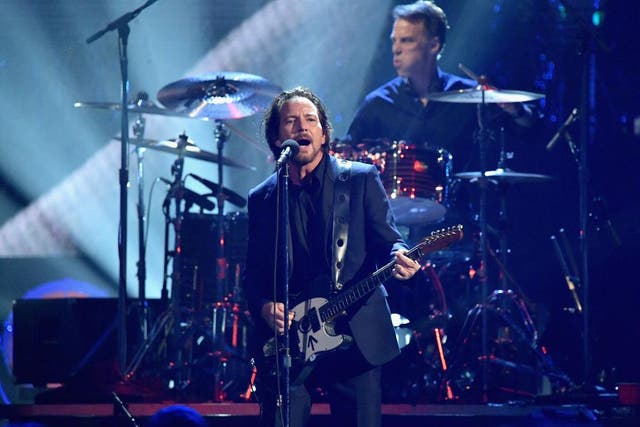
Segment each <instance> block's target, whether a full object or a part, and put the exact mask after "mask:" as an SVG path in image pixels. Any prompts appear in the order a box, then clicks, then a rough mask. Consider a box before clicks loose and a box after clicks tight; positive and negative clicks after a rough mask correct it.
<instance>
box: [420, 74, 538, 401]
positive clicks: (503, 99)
mask: <svg viewBox="0 0 640 427" xmlns="http://www.w3.org/2000/svg"><path fill="white" fill-rule="evenodd" d="M460 68H461V69H462V71H464V72H465V74H467V75H468V76H469V77H470V78H472V79H474V80H475V81H476V82H477V86H476V87H474V88H472V89H462V90H455V91H447V92H434V93H431V94H427V96H426V97H427V99H429V100H430V101H436V102H452V103H471V104H476V106H477V109H478V129H477V132H476V135H475V139H476V141H477V143H478V148H479V153H478V154H479V159H480V169H481V170H480V171H479V172H478V173H477V176H475V177H474V176H472V177H471V179H474V178H475V181H476V182H478V183H479V184H481V185H480V204H479V214H478V223H479V228H480V231H479V244H480V266H479V269H478V278H479V283H480V286H481V301H488V298H489V295H488V277H489V275H488V271H487V255H488V240H487V232H488V229H487V226H488V224H487V191H488V188H487V187H488V186H487V185H485V183H486V182H487V180H489V179H491V178H489V177H488V176H487V173H489V174H490V175H493V177H494V178H496V180H499V179H501V180H502V181H504V180H505V179H503V177H505V176H508V177H509V178H511V179H512V180H513V179H514V178H515V177H516V176H517V177H518V178H520V179H522V178H523V177H522V176H518V175H514V174H513V173H508V172H507V171H505V170H504V159H505V153H504V139H502V141H501V144H502V146H501V151H502V153H501V156H500V163H501V165H500V166H502V168H501V169H502V170H501V171H489V170H488V168H487V159H486V155H487V154H486V153H487V146H488V143H489V140H490V137H489V129H488V128H487V104H491V103H513V102H526V101H533V100H537V99H541V98H543V97H544V95H541V94H536V93H531V92H523V91H505V90H499V89H497V88H495V87H493V86H491V85H489V83H488V79H487V77H486V76H484V75H480V76H479V75H476V74H475V73H473V72H472V71H471V70H469V69H468V68H466V67H465V66H464V65H462V64H460ZM497 177H500V178H497ZM459 178H464V176H460V177H459ZM528 178H530V177H528ZM499 182H500V181H499ZM503 208H504V205H502V206H501V209H503ZM503 213H504V212H503ZM501 214H502V213H501ZM502 243H504V241H502ZM501 249H505V248H501ZM503 256H506V250H505V251H504V252H503ZM503 264H504V263H503ZM505 280H506V279H503V286H505V283H506V282H505ZM486 313H487V311H486V310H481V313H480V314H481V316H480V317H481V323H482V326H481V328H480V330H481V336H482V339H481V352H480V360H481V361H482V363H481V368H482V369H481V380H482V381H481V383H482V391H481V400H482V403H487V401H488V375H489V370H488V369H489V364H488V363H487V360H488V358H487V357H485V356H487V355H488V341H487V340H488V337H487V334H488V331H487V328H488V325H487V314H486Z"/></svg>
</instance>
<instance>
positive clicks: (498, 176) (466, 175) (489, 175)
mask: <svg viewBox="0 0 640 427" xmlns="http://www.w3.org/2000/svg"><path fill="white" fill-rule="evenodd" d="M454 176H456V177H457V178H461V179H468V180H470V181H478V180H479V179H480V178H481V177H482V172H461V173H457V174H455V175H454ZM484 177H485V179H487V180H490V181H498V182H506V183H509V184H515V183H519V182H540V181H550V180H552V179H553V177H550V176H549V175H541V174H537V173H524V172H514V171H512V170H510V169H502V168H498V169H495V170H490V171H486V172H485V173H484Z"/></svg>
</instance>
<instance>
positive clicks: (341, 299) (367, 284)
mask: <svg viewBox="0 0 640 427" xmlns="http://www.w3.org/2000/svg"><path fill="white" fill-rule="evenodd" d="M423 246H424V244H420V245H417V246H415V247H413V248H411V249H410V250H408V251H407V252H405V255H406V256H408V257H409V258H411V259H413V260H418V259H419V258H420V257H421V256H422V255H423V254H422V247H423ZM395 264H396V263H395V261H390V262H388V263H387V264H386V265H384V266H383V267H380V268H379V269H378V270H376V271H375V272H374V273H373V274H371V275H370V276H368V277H367V278H366V279H363V280H361V281H360V282H358V283H356V284H355V285H353V286H350V287H348V288H347V289H345V290H344V291H342V292H340V293H339V294H337V295H335V296H334V297H332V298H330V299H329V301H327V302H326V303H325V304H324V305H322V306H321V307H320V308H319V309H318V312H319V315H320V319H321V320H322V321H323V322H326V321H327V320H329V319H331V318H333V317H335V316H337V315H338V314H340V313H342V312H343V311H345V310H346V309H348V308H349V307H351V306H352V305H354V304H355V303H357V302H358V301H360V300H361V299H362V298H364V297H366V296H367V295H369V293H370V292H371V291H373V290H374V289H375V288H376V287H377V286H378V285H380V284H384V283H385V282H386V281H387V280H389V279H390V278H391V275H392V274H393V267H394V266H395Z"/></svg>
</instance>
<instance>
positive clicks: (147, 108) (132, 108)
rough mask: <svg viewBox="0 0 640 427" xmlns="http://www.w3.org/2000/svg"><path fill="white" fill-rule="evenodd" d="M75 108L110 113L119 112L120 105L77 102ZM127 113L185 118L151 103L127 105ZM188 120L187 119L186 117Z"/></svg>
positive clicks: (115, 103) (114, 103)
mask: <svg viewBox="0 0 640 427" xmlns="http://www.w3.org/2000/svg"><path fill="white" fill-rule="evenodd" d="M73 106H74V107H76V108H85V107H86V108H98V109H102V110H112V111H120V109H121V105H120V104H119V103H117V102H83V101H78V102H76V103H74V104H73ZM127 111H129V112H130V113H133V114H154V115H158V116H169V117H187V116H185V115H183V114H178V113H176V112H175V111H171V110H167V109H166V108H162V107H158V106H157V105H155V104H152V103H145V104H143V105H139V104H133V103H132V104H128V106H127ZM187 118H188V117H187Z"/></svg>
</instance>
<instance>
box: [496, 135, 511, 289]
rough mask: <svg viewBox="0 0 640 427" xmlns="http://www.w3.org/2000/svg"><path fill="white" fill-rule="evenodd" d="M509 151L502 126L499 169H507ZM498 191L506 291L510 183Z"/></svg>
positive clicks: (501, 268)
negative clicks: (507, 150) (505, 144)
mask: <svg viewBox="0 0 640 427" xmlns="http://www.w3.org/2000/svg"><path fill="white" fill-rule="evenodd" d="M506 163H507V152H506V151H505V147H504V127H503V128H500V155H499V157H498V169H506V168H507V167H506V166H507V164H506ZM498 186H499V187H498V191H499V197H500V208H499V209H500V211H499V212H498V223H499V230H498V231H499V233H498V236H499V241H500V245H499V247H500V262H499V267H500V282H501V283H502V290H503V291H506V290H507V289H509V287H508V272H507V253H508V252H509V247H508V245H507V224H508V221H507V190H508V188H507V187H508V184H507V183H506V182H504V183H501V182H499V183H498Z"/></svg>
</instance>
